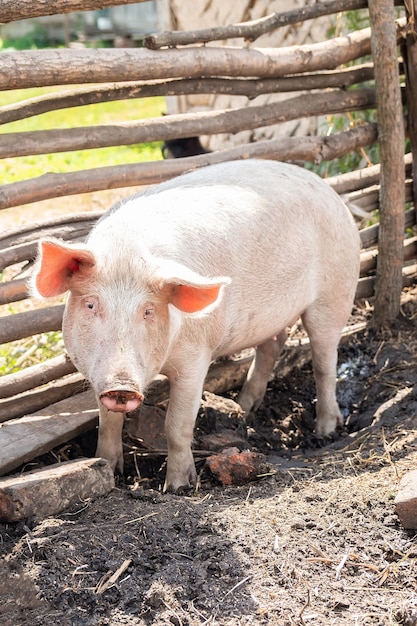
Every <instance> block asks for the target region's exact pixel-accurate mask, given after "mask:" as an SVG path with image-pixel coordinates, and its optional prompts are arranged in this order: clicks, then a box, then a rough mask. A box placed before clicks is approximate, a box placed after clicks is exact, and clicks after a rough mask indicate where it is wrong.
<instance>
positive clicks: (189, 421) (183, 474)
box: [164, 355, 211, 491]
mask: <svg viewBox="0 0 417 626" xmlns="http://www.w3.org/2000/svg"><path fill="white" fill-rule="evenodd" d="M210 360H211V356H209V355H207V356H206V358H202V357H201V355H199V358H198V362H197V363H196V362H195V361H194V362H191V365H194V367H193V368H191V367H190V366H187V368H186V370H184V369H181V371H178V370H176V374H175V375H174V376H173V377H171V376H170V396H169V405H168V411H167V414H166V418H165V434H166V436H167V441H168V460H167V472H166V479H165V485H164V491H167V490H169V491H177V490H178V489H180V488H181V487H190V486H191V485H195V483H196V480H197V474H196V471H195V465H194V458H193V454H192V451H191V442H192V439H193V433H194V424H195V419H196V417H197V413H198V409H199V407H200V402H201V396H202V393H203V384H204V379H205V377H206V374H207V370H208V366H209V364H210ZM189 365H190V364H189Z"/></svg>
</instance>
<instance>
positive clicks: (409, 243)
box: [360, 237, 417, 277]
mask: <svg viewBox="0 0 417 626" xmlns="http://www.w3.org/2000/svg"><path fill="white" fill-rule="evenodd" d="M377 257H378V250H377V249H376V248H374V249H373V250H366V251H364V252H362V253H361V270H360V275H361V277H363V276H366V275H367V274H369V273H371V272H374V271H375V270H376V264H377ZM416 257H417V237H412V238H411V239H406V240H405V241H404V261H411V260H412V259H415V258H416Z"/></svg>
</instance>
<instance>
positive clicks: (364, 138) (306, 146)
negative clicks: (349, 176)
mask: <svg viewBox="0 0 417 626" xmlns="http://www.w3.org/2000/svg"><path fill="white" fill-rule="evenodd" d="M376 140H377V131H376V125H375V124H364V125H363V126H358V127H357V128H354V129H352V130H349V131H345V132H343V133H338V134H337V135H329V136H327V137H288V138H283V139H271V140H267V141H259V142H257V143H252V144H243V145H241V146H238V147H236V148H231V149H229V150H222V151H221V152H217V153H216V152H214V153H211V154H202V155H199V156H196V157H187V158H184V159H169V160H167V161H155V162H152V163H134V164H130V165H116V166H111V167H100V168H95V169H91V170H84V171H80V172H69V173H67V174H52V173H48V174H43V175H42V176H39V177H38V178H33V179H30V180H25V181H22V182H17V183H10V184H8V185H3V186H2V187H0V209H7V208H10V207H13V206H18V205H20V204H28V203H31V202H38V201H40V200H46V199H48V198H57V197H61V196H69V195H73V194H78V193H86V192H91V191H99V190H100V189H118V188H119V189H120V188H122V187H132V186H134V185H152V184H155V183H159V182H162V181H164V180H167V179H169V178H172V177H173V176H178V175H179V174H182V173H184V172H186V171H190V170H193V169H196V168H198V167H204V166H205V165H210V164H211V163H221V162H223V161H233V160H238V159H247V158H258V159H259V158H261V159H275V160H278V161H283V160H289V161H301V160H305V161H313V162H316V163H319V162H321V161H322V160H325V161H327V160H331V159H336V158H338V157H339V156H342V155H343V154H346V152H349V151H350V150H357V149H358V148H359V147H364V146H368V145H371V144H373V143H375V141H376ZM0 258H1V255H0Z"/></svg>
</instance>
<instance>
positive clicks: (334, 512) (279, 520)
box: [0, 290, 417, 626]
mask: <svg viewBox="0 0 417 626" xmlns="http://www.w3.org/2000/svg"><path fill="white" fill-rule="evenodd" d="M370 315H371V311H370V309H368V308H366V307H362V308H361V309H358V310H357V312H356V315H355V316H354V318H353V319H352V321H355V320H356V319H364V318H366V317H367V316H370ZM416 315H417V290H414V291H410V292H409V293H405V294H404V303H403V305H402V314H401V316H400V317H399V319H398V323H397V324H396V325H395V328H394V329H393V331H392V333H390V335H389V336H388V335H387V336H386V337H383V338H381V337H379V338H377V337H375V336H374V335H373V334H372V332H371V331H369V330H365V331H362V332H359V333H358V334H356V335H355V336H353V337H352V339H351V340H350V341H349V343H348V344H347V345H343V346H341V348H340V359H339V362H340V367H339V387H338V394H339V400H340V404H341V407H342V410H343V413H344V414H345V416H346V427H345V428H344V430H343V432H339V433H338V435H337V436H336V437H334V438H333V440H332V441H323V440H318V439H317V438H316V437H315V436H314V435H313V434H312V430H313V419H314V385H313V379H312V371H311V363H310V361H309V359H305V358H303V359H300V362H299V363H296V364H295V366H294V368H293V369H291V370H290V371H289V372H287V373H286V375H285V376H284V377H280V375H279V368H278V370H277V375H276V378H275V379H274V380H272V381H271V382H270V384H269V387H268V392H267V395H266V397H265V400H264V402H263V404H262V406H261V407H260V409H259V411H258V412H257V414H256V415H255V416H251V418H250V419H249V421H248V424H247V427H246V429H245V428H244V425H243V424H242V421H241V419H240V418H239V417H238V416H236V415H230V414H229V415H226V414H221V413H219V412H217V413H216V411H215V410H213V409H212V410H211V413H210V414H208V411H207V410H203V409H202V410H201V412H200V415H199V418H198V423H197V428H196V441H195V449H196V461H197V468H198V470H199V471H200V484H199V486H198V489H197V490H196V491H195V492H194V493H188V494H183V495H173V494H163V493H162V490H161V485H162V483H163V474H164V467H163V464H164V457H163V456H161V455H159V454H154V455H152V454H151V455H147V454H145V453H143V454H141V453H140V452H139V453H137V454H135V455H133V456H134V459H135V463H131V464H130V465H129V463H128V464H127V468H126V475H125V476H124V477H123V478H121V477H120V478H119V479H118V483H117V488H116V489H115V490H114V491H113V492H111V493H110V494H109V495H108V496H107V497H105V498H101V499H98V500H96V501H93V502H90V501H88V502H82V503H80V506H79V507H78V508H77V509H76V510H71V511H66V512H63V513H62V514H60V515H57V516H56V517H54V518H48V519H45V520H36V519H30V520H26V522H25V523H17V524H7V525H0V542H1V544H0V549H1V551H2V560H1V564H0V567H1V572H0V573H1V577H0V580H1V582H0V624H2V626H19V625H22V626H23V625H24V626H29V625H30V626H50V625H51V624H54V625H55V624H59V625H60V626H78V625H79V626H93V625H94V626H102V625H111V626H122V625H132V626H134V625H135V626H136V625H148V624H155V625H158V626H159V625H161V626H162V625H167V624H168V625H169V624H172V625H175V626H185V625H190V626H191V625H192V626H197V625H198V626H202V625H203V624H211V625H215V624H218V625H230V626H235V625H236V626H237V625H249V624H256V625H258V624H259V625H260V624H273V625H275V624H277V625H293V624H294V625H304V624H308V625H310V624H311V625H317V626H318V625H326V626H327V625H330V624H335V625H341V626H342V625H345V624H346V625H347V624H349V625H353V624H354V625H365V624H375V625H376V624H378V625H387V624H402V625H404V626H412V625H416V624H417V541H416V532H415V531H407V530H405V529H404V528H403V527H402V526H401V525H400V523H399V520H398V517H397V515H396V514H395V509H394V497H395V495H396V493H397V489H398V483H399V480H400V478H401V477H402V476H403V475H404V474H405V473H406V472H407V471H408V470H410V469H415V468H416V463H417V425H416V424H417V423H416V414H417V396H416V390H417V368H416V356H417V336H416V321H415V318H416ZM225 427H227V428H228V429H230V428H235V429H237V431H238V432H239V433H240V434H242V433H244V434H245V439H246V442H245V443H244V445H243V446H242V447H247V448H250V449H252V450H253V451H257V452H261V453H263V454H265V455H266V463H265V471H264V472H263V475H262V476H259V477H258V478H257V480H255V481H253V482H251V483H249V484H245V485H241V486H221V485H219V484H217V483H216V481H215V480H214V478H213V476H211V475H210V474H209V472H208V471H207V469H205V466H204V461H205V457H204V454H203V453H201V454H199V453H198V451H199V450H202V449H203V447H202V446H203V444H202V442H204V441H205V440H204V436H207V433H208V432H209V431H210V430H211V431H213V430H214V431H221V430H223V429H224V428H225ZM92 438H93V436H92V435H91V436H89V437H84V438H83V440H81V441H77V442H73V443H72V444H71V446H72V450H73V454H74V456H76V455H77V454H78V453H85V450H86V449H87V448H88V446H91V445H94V442H93V441H91V440H92ZM130 458H132V454H130ZM139 476H140V478H139Z"/></svg>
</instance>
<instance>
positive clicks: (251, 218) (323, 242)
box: [32, 160, 360, 490]
mask: <svg viewBox="0 0 417 626" xmlns="http://www.w3.org/2000/svg"><path fill="white" fill-rule="evenodd" d="M359 247H360V244H359V234H358V230H357V228H356V226H355V223H354V221H353V219H352V217H351V215H350V213H349V211H348V209H347V208H346V206H345V205H344V204H343V202H342V201H341V199H340V198H339V196H338V195H337V194H336V193H335V192H334V191H333V190H332V189H331V188H330V187H329V186H328V185H327V184H326V183H325V182H324V181H323V180H321V179H320V178H319V177H318V176H316V175H315V174H312V173H311V172H309V171H307V170H304V169H302V168H300V167H297V166H295V165H289V164H286V163H279V162H273V161H262V160H247V161H236V162H229V163H222V164H218V165H211V166H209V167H205V168H202V169H200V170H197V171H194V172H191V173H189V174H185V175H183V176H180V177H178V178H176V179H173V180H170V181H168V182H166V183H163V184H161V185H157V186H154V187H152V188H149V189H147V190H146V191H144V192H143V193H140V194H139V195H136V196H134V197H131V198H128V199H126V200H125V201H124V202H123V203H121V204H120V205H119V206H117V207H116V208H113V209H111V210H110V211H109V212H107V213H106V214H105V215H104V217H103V218H102V219H101V220H100V221H99V222H98V223H97V225H96V226H95V227H94V228H93V230H92V232H91V234H90V235H89V237H88V240H87V242H86V244H85V245H82V244H73V245H67V244H65V243H63V242H60V241H57V240H44V241H42V242H41V243H40V255H39V259H38V261H37V265H36V268H35V271H34V275H33V278H32V286H33V292H34V293H35V294H38V295H39V296H41V297H44V298H48V297H52V296H58V295H60V294H63V293H64V292H66V291H69V297H68V300H67V304H66V308H65V314H64V322H63V333H64V340H65V345H66V348H67V350H68V353H69V355H70V357H71V359H72V361H73V362H74V364H75V366H76V367H77V368H78V369H79V371H80V372H82V373H83V374H84V375H85V377H86V378H87V379H88V380H89V381H90V382H91V384H92V386H93V388H94V390H95V392H96V394H97V399H98V402H99V406H100V425H99V435H98V445H97V455H98V456H101V457H104V458H106V459H108V461H109V462H110V463H111V465H112V467H113V468H114V469H116V468H118V469H119V470H122V468H123V452H122V440H121V432H122V426H123V419H124V414H125V413H126V412H129V411H133V410H134V409H136V408H137V407H138V406H139V405H140V403H141V402H142V401H143V398H144V394H145V392H146V388H147V386H148V385H149V383H150V382H151V381H152V380H153V378H154V377H155V376H156V375H157V374H158V373H163V374H165V375H166V376H167V377H168V379H169V381H170V401H169V407H168V411H167V415H166V424H165V427H166V436H167V440H168V461H167V475H166V481H165V488H169V489H172V490H177V489H178V488H179V487H183V486H187V485H189V484H190V483H194V482H195V479H196V472H195V467H194V461H193V455H192V452H191V442H192V438H193V428H194V422H195V418H196V414H197V411H198V408H199V405H200V399H201V395H202V391H203V384H204V379H205V376H206V374H207V369H208V367H209V365H210V362H211V361H212V360H213V359H216V358H217V357H220V356H225V355H230V354H232V353H235V352H237V351H239V350H242V349H243V348H248V347H251V346H257V348H256V356H255V359H254V361H253V363H252V366H251V368H250V371H249V373H248V376H247V380H246V382H245V384H244V385H243V388H242V391H241V392H240V395H239V397H238V402H239V403H240V405H241V407H242V408H243V409H244V410H245V411H246V412H249V411H250V410H251V409H256V408H257V407H259V405H260V403H261V401H262V398H263V396H264V393H265V390H266V385H267V381H268V377H269V375H270V374H271V372H272V370H273V367H274V364H275V362H276V359H277V357H278V354H279V352H280V350H281V348H282V346H283V344H284V343H285V340H286V332H285V328H286V327H287V326H289V325H291V324H292V323H293V322H294V321H295V320H296V319H297V318H298V317H299V316H301V319H302V322H303V325H304V327H305V329H306V331H307V332H308V335H309V337H310V342H311V350H312V357H313V365H314V377H315V382H316V390H317V411H316V413H317V425H316V432H317V433H318V434H319V435H328V434H329V433H331V432H332V431H334V430H335V428H336V425H337V424H338V423H341V420H342V418H341V414H340V410H339V407H338V404H337V401H336V365H337V346H338V342H339V339H340V334H341V331H342V329H343V327H344V325H345V324H346V321H347V318H348V316H349V314H350V312H351V308H352V303H353V299H354V294H355V289H356V284H357V279H358V272H359Z"/></svg>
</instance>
